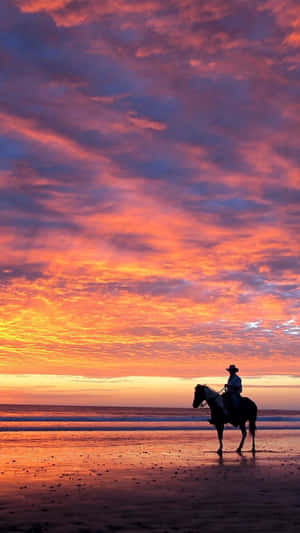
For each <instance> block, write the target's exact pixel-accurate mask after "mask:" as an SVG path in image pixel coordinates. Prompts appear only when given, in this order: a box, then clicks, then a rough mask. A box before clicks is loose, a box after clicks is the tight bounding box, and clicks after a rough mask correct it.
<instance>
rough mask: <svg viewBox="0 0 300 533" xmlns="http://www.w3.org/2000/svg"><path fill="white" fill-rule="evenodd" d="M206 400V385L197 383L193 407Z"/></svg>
mask: <svg viewBox="0 0 300 533" xmlns="http://www.w3.org/2000/svg"><path fill="white" fill-rule="evenodd" d="M204 400H205V393H204V386H203V385H196V387H195V396H194V401H193V407H194V408H196V407H199V405H200V404H201V403H202V402H203V401H204Z"/></svg>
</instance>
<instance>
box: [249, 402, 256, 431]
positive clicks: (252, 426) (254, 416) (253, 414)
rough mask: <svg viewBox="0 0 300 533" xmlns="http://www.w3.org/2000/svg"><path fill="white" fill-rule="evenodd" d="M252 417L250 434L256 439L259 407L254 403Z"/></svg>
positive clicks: (250, 419)
mask: <svg viewBox="0 0 300 533" xmlns="http://www.w3.org/2000/svg"><path fill="white" fill-rule="evenodd" d="M252 404H253V406H252V411H253V412H252V416H251V417H250V418H249V430H250V434H251V435H252V436H253V437H254V435H255V430H256V417H257V406H256V404H255V403H254V402H252Z"/></svg>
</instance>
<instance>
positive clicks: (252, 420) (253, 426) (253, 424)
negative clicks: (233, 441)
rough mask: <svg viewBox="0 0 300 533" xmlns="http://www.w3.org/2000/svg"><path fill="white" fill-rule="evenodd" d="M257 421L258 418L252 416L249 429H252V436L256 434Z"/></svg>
mask: <svg viewBox="0 0 300 533" xmlns="http://www.w3.org/2000/svg"><path fill="white" fill-rule="evenodd" d="M255 421H256V418H251V419H250V420H249V431H250V434H251V435H252V436H254V435H255V430H256V423H255Z"/></svg>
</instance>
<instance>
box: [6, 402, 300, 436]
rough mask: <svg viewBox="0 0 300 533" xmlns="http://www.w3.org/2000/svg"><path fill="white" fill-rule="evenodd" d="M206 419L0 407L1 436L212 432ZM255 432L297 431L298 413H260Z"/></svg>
mask: <svg viewBox="0 0 300 533" xmlns="http://www.w3.org/2000/svg"><path fill="white" fill-rule="evenodd" d="M208 419H209V411H208V409H192V408H170V407H168V408H167V407H166V408H163V407H162V408H157V407H86V406H77V407H75V406H54V405H48V406H44V405H43V406H37V405H0V431H1V432H26V431H39V432H46V431H99V432H101V431H102V432H104V431H127V432H130V431H132V432H133V431H191V430H194V431H210V430H214V429H215V428H214V427H213V426H211V425H210V424H208ZM257 428H258V429H263V430H278V431H284V430H300V411H286V410H285V411H283V410H261V411H259V415H258V419H257ZM226 429H228V430H233V431H234V430H235V428H233V427H232V426H230V425H228V426H226Z"/></svg>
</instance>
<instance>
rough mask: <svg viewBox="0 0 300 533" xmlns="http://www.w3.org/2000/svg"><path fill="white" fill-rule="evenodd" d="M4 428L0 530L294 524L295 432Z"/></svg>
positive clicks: (298, 517)
mask: <svg viewBox="0 0 300 533" xmlns="http://www.w3.org/2000/svg"><path fill="white" fill-rule="evenodd" d="M238 440H239V433H238V432H237V431H227V432H226V433H225V452H224V455H223V458H222V460H221V459H220V458H219V457H218V456H217V455H216V453H215V450H216V447H217V446H216V445H217V442H216V436H215V433H214V432H213V431H207V432H203V431H202V432H196V431H190V432H183V431H178V432H175V431H173V432H142V431H141V432H130V433H129V432H121V433H119V432H112V433H101V432H99V433H98V432H97V433H88V432H83V433H43V432H40V433H3V434H1V443H2V445H1V459H0V531H1V532H5V533H6V532H8V531H16V532H18V531H20V532H21V531H22V532H34V533H41V532H48V531H50V532H56V533H58V532H62V533H68V532H81V533H88V532H92V533H96V532H97V533H100V532H102V533H104V532H105V533H107V532H112V531H124V532H125V531H130V532H140V531H144V530H145V531H159V532H173V531H180V532H185V533H188V532H193V533H194V532H200V531H201V532H205V533H211V532H225V531H228V532H229V533H235V532H240V531H241V532H244V533H247V532H252V531H253V532H254V531H256V532H259V533H264V532H271V531H272V532H274V533H276V532H281V531H282V532H284V533H292V532H293V533H296V532H299V531H300V432H299V431H298V432H297V431H295V432H291V431H280V432H276V433H275V432H272V431H261V432H258V437H257V448H258V452H257V454H256V457H255V458H253V457H252V455H251V453H250V451H249V449H250V441H249V442H247V441H246V445H245V453H244V455H243V456H239V455H238V454H236V453H235V451H234V450H235V448H236V445H237V442H238Z"/></svg>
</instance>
